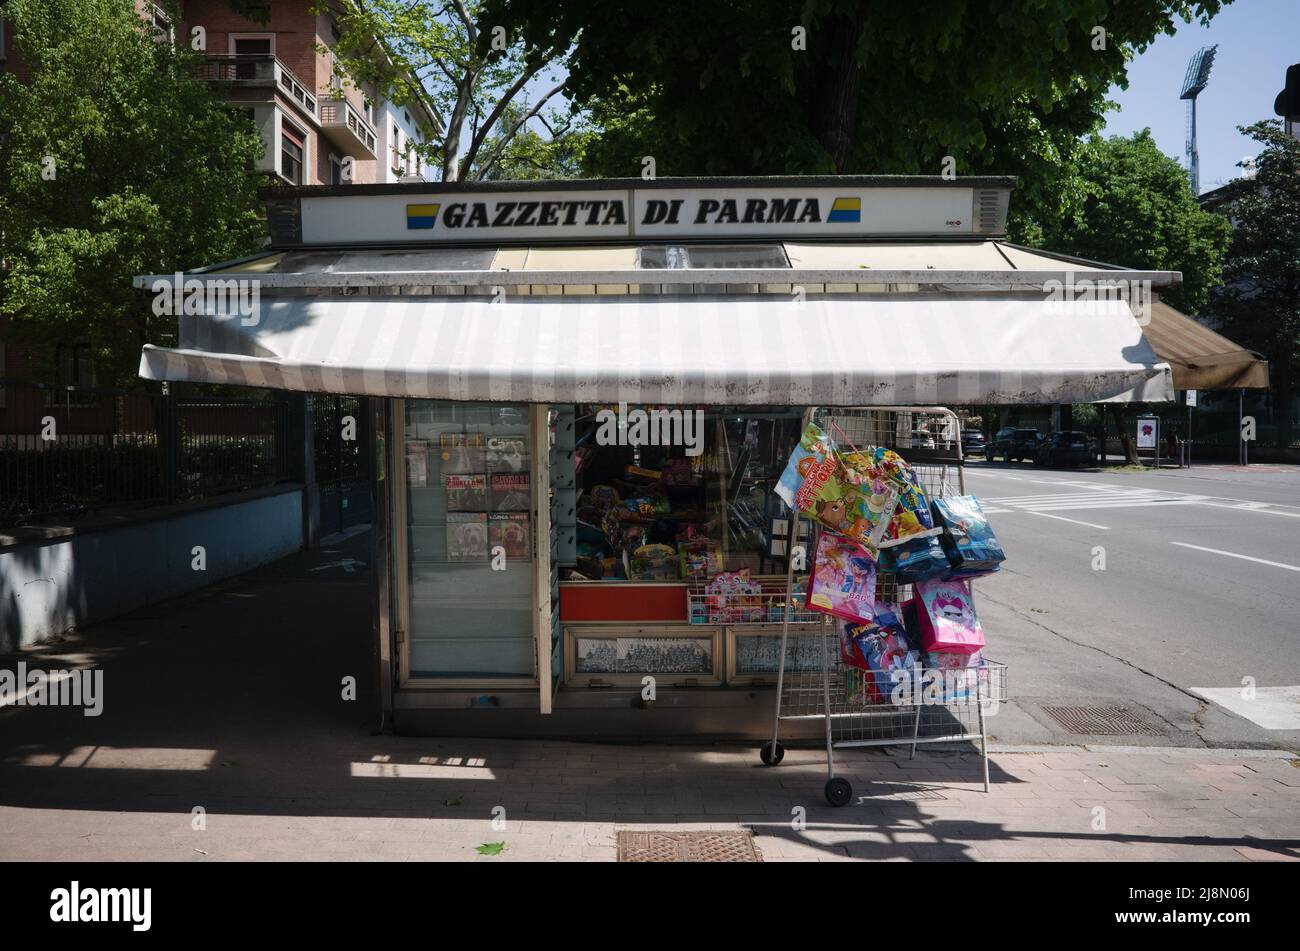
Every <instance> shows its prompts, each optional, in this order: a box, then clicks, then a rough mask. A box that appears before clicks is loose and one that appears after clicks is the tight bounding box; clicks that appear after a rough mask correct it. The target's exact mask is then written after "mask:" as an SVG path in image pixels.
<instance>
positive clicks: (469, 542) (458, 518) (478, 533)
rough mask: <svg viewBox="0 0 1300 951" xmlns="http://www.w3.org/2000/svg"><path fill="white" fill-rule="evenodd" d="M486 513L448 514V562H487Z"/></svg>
mask: <svg viewBox="0 0 1300 951" xmlns="http://www.w3.org/2000/svg"><path fill="white" fill-rule="evenodd" d="M487 557H488V530H487V513H486V512H448V513H447V560H448V561H487Z"/></svg>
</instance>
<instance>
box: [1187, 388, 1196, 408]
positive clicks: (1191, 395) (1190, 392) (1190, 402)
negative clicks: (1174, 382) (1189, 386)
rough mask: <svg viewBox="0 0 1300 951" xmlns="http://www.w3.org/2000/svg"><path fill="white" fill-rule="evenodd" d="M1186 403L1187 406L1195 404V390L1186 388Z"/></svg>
mask: <svg viewBox="0 0 1300 951" xmlns="http://www.w3.org/2000/svg"><path fill="white" fill-rule="evenodd" d="M1187 405H1188V406H1195V405H1196V391H1195V390H1188V391H1187Z"/></svg>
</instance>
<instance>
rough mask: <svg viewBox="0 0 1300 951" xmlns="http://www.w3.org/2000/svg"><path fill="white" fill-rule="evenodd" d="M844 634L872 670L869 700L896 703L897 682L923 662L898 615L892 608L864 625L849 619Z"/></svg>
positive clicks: (912, 672) (868, 690) (868, 688)
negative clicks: (894, 701) (894, 700)
mask: <svg viewBox="0 0 1300 951" xmlns="http://www.w3.org/2000/svg"><path fill="white" fill-rule="evenodd" d="M844 633H845V635H847V636H848V637H849V638H850V639H851V640H852V642H853V644H854V645H855V646H856V647H857V650H858V653H859V654H860V655H861V656H862V657H863V658H864V659H865V660H866V662H867V666H868V668H869V669H870V671H871V676H870V677H869V678H867V680H866V687H867V696H868V698H869V700H870V702H872V703H886V702H893V690H894V687H895V685H896V684H898V683H899V682H900V681H902V680H910V678H912V677H914V676H915V675H916V671H917V670H918V669H919V667H920V662H921V655H920V653H919V652H918V651H916V650H913V649H912V646H911V644H910V643H909V641H908V638H907V632H906V631H905V630H903V625H902V623H901V622H900V621H899V620H898V617H897V616H896V615H894V614H893V613H892V612H891V611H887V610H881V611H880V613H879V614H877V615H876V617H875V619H874V620H872V621H868V622H866V623H865V624H855V623H853V622H852V621H846V622H845V624H844Z"/></svg>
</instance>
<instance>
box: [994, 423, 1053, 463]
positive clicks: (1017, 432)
mask: <svg viewBox="0 0 1300 951" xmlns="http://www.w3.org/2000/svg"><path fill="white" fill-rule="evenodd" d="M1042 441H1043V434H1042V433H1041V432H1039V431H1038V430H1037V429H1017V428H1016V427H1014V426H1007V427H1006V428H1004V429H999V430H998V431H997V433H996V434H995V435H994V436H993V441H992V442H990V443H989V444H988V447H987V449H986V450H985V457H986V458H987V459H988V460H989V461H990V462H992V461H993V460H994V459H997V458H998V457H1001V458H1002V461H1003V462H1019V461H1020V460H1022V459H1023V460H1032V459H1033V458H1034V453H1035V452H1036V451H1037V450H1038V444H1039V443H1040V442H1042Z"/></svg>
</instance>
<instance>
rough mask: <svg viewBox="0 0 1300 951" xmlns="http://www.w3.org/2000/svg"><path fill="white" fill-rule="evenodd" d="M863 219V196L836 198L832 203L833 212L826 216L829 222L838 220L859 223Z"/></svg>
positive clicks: (832, 222)
mask: <svg viewBox="0 0 1300 951" xmlns="http://www.w3.org/2000/svg"><path fill="white" fill-rule="evenodd" d="M861 221H862V199H861V198H836V199H835V203H834V204H832V205H831V213H830V214H829V215H828V216H827V217H826V223H827V224H834V223H836V222H852V223H859V222H861Z"/></svg>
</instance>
